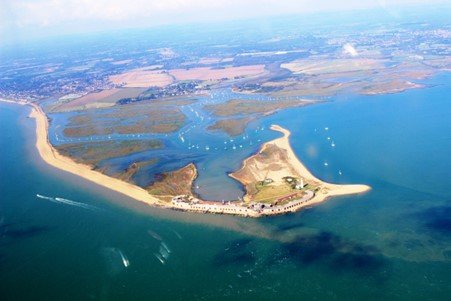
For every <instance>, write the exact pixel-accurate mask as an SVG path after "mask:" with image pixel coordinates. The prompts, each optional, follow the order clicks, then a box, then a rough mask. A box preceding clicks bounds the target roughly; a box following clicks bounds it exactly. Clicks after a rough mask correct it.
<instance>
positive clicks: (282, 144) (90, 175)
mask: <svg viewBox="0 0 451 301" xmlns="http://www.w3.org/2000/svg"><path fill="white" fill-rule="evenodd" d="M8 102H9V101H8ZM15 103H17V102H15ZM19 104H21V105H24V104H26V105H30V106H31V107H32V111H31V113H30V118H34V119H35V120H36V148H37V150H38V153H39V155H40V156H41V158H42V159H43V160H44V161H45V162H46V163H47V164H49V165H51V166H53V167H55V168H58V169H60V170H63V171H66V172H69V173H71V174H74V175H77V176H80V177H82V178H84V179H86V180H89V181H91V182H93V183H96V184H98V185H100V186H103V187H106V188H108V189H111V190H114V191H116V192H118V193H120V194H123V195H125V196H128V197H131V198H133V199H135V200H137V201H141V202H144V203H146V204H148V205H151V206H158V207H165V208H174V209H182V208H180V206H176V205H174V203H171V202H164V201H163V200H160V199H159V198H157V197H156V196H153V195H151V194H149V192H148V191H147V190H145V189H143V188H141V187H139V186H136V185H133V184H131V183H128V182H125V181H122V180H119V179H116V178H113V177H109V176H107V175H105V174H103V173H100V172H98V171H95V170H93V169H91V167H90V166H88V165H84V164H80V163H77V162H75V161H74V160H73V159H71V158H69V157H66V156H63V155H61V154H60V153H59V152H58V151H57V150H56V149H55V148H54V147H53V146H52V145H51V144H50V141H49V139H48V127H49V124H48V119H47V116H46V115H45V113H44V112H43V111H42V109H41V108H40V107H39V106H38V105H37V104H34V103H26V102H21V103H19ZM271 129H272V130H275V131H279V132H281V133H282V134H283V136H282V137H280V138H277V139H274V140H272V141H269V142H267V143H265V144H263V146H262V147H261V149H260V152H261V151H263V150H264V149H265V148H267V147H268V146H270V145H274V144H275V145H277V146H278V147H279V148H281V149H283V150H286V152H287V156H288V161H289V165H290V168H292V169H294V170H295V173H297V174H298V175H300V176H302V177H304V178H305V179H306V180H312V181H315V182H318V183H321V187H322V190H321V191H318V192H317V193H316V194H315V196H314V197H313V198H312V199H310V200H309V201H308V202H306V203H305V204H302V205H299V206H296V208H295V209H293V210H287V211H284V212H277V213H274V214H281V213H285V212H291V211H297V210H299V209H301V208H302V207H305V206H310V205H313V204H317V203H320V202H323V201H325V200H326V199H328V198H330V197H333V196H339V195H348V194H357V193H363V192H366V191H368V190H370V187H369V186H367V185H338V184H330V183H325V182H323V181H321V180H319V179H318V178H316V177H315V176H314V175H312V174H311V173H310V172H309V170H308V169H307V168H306V167H305V166H304V165H303V164H302V163H301V162H300V161H299V159H298V158H297V157H296V155H295V154H294V152H293V150H292V149H291V146H290V143H289V137H290V134H291V133H290V132H289V131H288V130H286V129H284V128H282V127H280V126H277V125H273V126H271ZM252 157H253V156H251V157H249V158H247V159H246V160H245V161H244V163H243V167H242V169H243V168H246V164H248V162H249V160H250V159H252ZM257 173H261V174H264V173H266V171H264V170H258V171H257ZM231 176H232V177H233V175H231ZM235 179H237V180H239V181H241V182H242V183H243V180H242V179H239V178H236V177H235ZM243 184H244V183H243ZM200 201H201V202H203V201H202V200H200ZM210 207H212V208H210V209H209V212H210V213H225V214H227V213H229V214H235V215H236V214H238V215H244V216H253V217H258V216H261V214H260V213H257V212H255V213H254V212H247V211H249V210H250V209H246V210H244V208H247V207H245V206H242V207H241V206H238V207H240V208H243V210H244V211H243V212H242V213H236V212H235V213H232V212H228V211H231V209H230V208H238V207H237V204H231V205H220V204H219V203H218V205H210ZM216 207H218V208H216ZM226 207H227V208H226ZM229 207H230V208H229ZM183 209H185V210H186V211H191V212H193V211H194V212H201V213H205V210H204V209H203V208H201V207H199V209H196V208H191V207H190V208H183ZM183 209H182V210H183ZM232 211H237V210H232ZM239 211H242V210H239ZM265 215H272V213H269V212H267V213H265Z"/></svg>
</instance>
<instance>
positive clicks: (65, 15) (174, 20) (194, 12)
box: [0, 0, 442, 43]
mask: <svg viewBox="0 0 451 301" xmlns="http://www.w3.org/2000/svg"><path fill="white" fill-rule="evenodd" d="M431 2H442V0H344V1H343V0H0V42H3V43H8V42H9V41H14V40H20V39H24V40H26V39H31V38H36V37H45V36H52V35H64V34H71V33H83V32H92V31H103V30H110V29H119V28H121V29H124V28H143V27H151V26H157V25H164V24H184V23H193V22H196V23H198V22H211V21H227V20H235V19H246V18H256V17H268V16H280V15H285V14H290V15H293V14H306V13H314V12H326V11H327V12H330V11H341V10H354V9H365V8H373V7H374V8H383V9H386V10H387V11H388V12H389V13H396V10H397V9H399V8H402V7H405V6H410V5H417V4H431Z"/></svg>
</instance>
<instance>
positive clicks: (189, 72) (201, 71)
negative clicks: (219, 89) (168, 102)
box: [168, 65, 267, 80]
mask: <svg viewBox="0 0 451 301" xmlns="http://www.w3.org/2000/svg"><path fill="white" fill-rule="evenodd" d="M168 72H169V73H170V74H171V75H172V76H173V77H174V78H175V79H176V80H221V79H234V78H241V77H251V76H256V75H263V74H266V72H267V71H266V70H265V65H249V66H240V67H225V68H221V69H215V68H210V67H198V68H191V69H173V70H168Z"/></svg>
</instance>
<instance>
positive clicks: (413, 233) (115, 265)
mask: <svg viewBox="0 0 451 301" xmlns="http://www.w3.org/2000/svg"><path fill="white" fill-rule="evenodd" d="M426 83H427V84H428V87H427V88H424V89H418V90H410V91H407V92H403V93H399V94H390V95H378V96H353V95H349V96H337V97H334V98H332V99H330V100H329V101H328V102H325V103H322V104H317V105H313V106H308V107H303V108H296V109H289V110H284V111H281V112H279V113H277V114H275V115H272V116H269V117H266V118H264V119H261V120H259V121H256V122H254V123H252V124H250V125H249V128H248V130H247V131H246V134H247V136H246V134H245V136H246V139H252V141H253V144H252V145H250V143H249V141H248V140H246V139H244V140H246V145H247V146H248V147H243V148H242V150H238V149H237V150H236V151H235V152H231V151H230V150H229V151H226V150H224V152H221V153H220V155H216V156H206V155H205V152H203V153H202V154H200V155H199V154H197V153H196V150H197V148H196V149H195V150H193V149H190V150H189V151H192V156H193V158H195V161H196V163H197V164H198V167H199V179H198V181H197V184H198V185H199V187H200V190H201V191H200V193H201V194H203V195H205V196H207V197H211V198H220V197H224V198H228V197H230V198H232V197H235V196H236V195H239V194H240V192H241V187H239V185H238V184H237V183H236V182H234V181H232V180H230V182H227V183H225V184H224V185H223V186H222V189H220V188H221V185H220V183H221V179H226V178H227V175H226V173H227V171H231V170H233V169H235V168H237V167H239V165H240V162H241V161H242V159H244V158H245V157H246V156H248V155H249V154H251V153H252V152H254V151H255V150H256V149H257V148H258V146H259V145H260V144H261V143H263V142H265V141H268V140H270V139H273V138H275V137H277V136H278V134H277V133H275V132H272V131H270V130H269V129H268V128H269V126H270V125H271V124H279V125H281V126H283V127H286V128H287V129H289V130H290V131H291V132H292V141H291V143H292V146H293V148H294V150H295V152H296V153H297V155H298V156H299V158H300V159H301V160H302V161H303V162H304V163H305V164H306V165H307V167H308V168H309V169H311V171H312V172H313V173H314V174H315V175H316V176H317V177H319V178H321V179H324V180H326V181H331V182H337V183H362V184H368V185H370V186H371V187H372V190H371V191H370V192H369V193H367V194H365V195H360V196H347V197H339V198H334V199H331V200H329V201H328V202H325V203H323V204H321V205H318V206H315V207H312V208H309V209H307V210H304V211H301V212H298V213H295V214H290V215H285V216H279V217H270V218H262V219H256V220H255V219H245V218H239V217H232V216H219V215H218V216H216V215H199V214H190V213H181V212H176V211H170V210H162V209H155V208H150V207H148V206H146V205H143V204H140V203H138V202H136V201H133V200H131V199H129V198H126V197H123V196H121V195H119V194H117V193H114V192H111V191H108V190H106V189H103V188H101V187H98V186H97V185H95V184H92V183H89V182H87V181H85V180H83V179H80V178H78V177H76V176H73V175H70V174H67V173H65V172H62V171H59V170H56V169H54V168H52V167H49V166H47V165H46V164H45V163H44V162H42V160H41V159H40V158H39V156H38V154H37V152H36V150H35V148H34V142H35V132H34V131H35V128H34V122H33V120H32V119H29V118H27V116H28V113H29V109H28V108H26V107H23V106H18V105H11V104H5V103H0V128H1V131H0V149H1V151H0V300H225V299H230V298H233V299H234V300H272V299H274V298H276V297H277V298H280V299H284V300H451V285H450V282H451V191H450V189H449V188H450V187H451V156H450V154H451V121H450V120H451V119H450V116H451V99H450V96H449V95H450V91H451V85H450V83H451V76H450V75H449V74H442V75H439V76H436V77H434V78H432V79H430V80H427V81H426ZM193 131H194V130H193ZM185 136H186V138H187V137H189V135H188V134H186V135H185ZM193 136H195V135H193ZM215 137H217V136H214V135H212V138H211V139H212V141H211V143H210V141H205V139H204V140H202V141H192V142H191V144H192V145H196V146H197V144H201V147H203V148H204V150H205V145H206V144H207V143H208V144H209V147H210V148H211V149H210V150H209V152H212V151H213V150H214V147H216V145H221V144H222V145H224V139H226V138H225V137H222V140H221V139H219V138H215ZM193 139H194V138H193ZM215 139H216V140H215ZM241 139H242V137H241ZM213 140H214V141H213ZM258 140H261V141H258ZM234 142H235V144H236V146H237V148H239V145H240V144H245V142H241V143H240V144H238V142H236V141H233V142H230V141H229V142H228V143H232V145H233V143H234ZM177 143H178V144H180V143H181V141H178V142H174V144H177ZM332 143H333V144H334V145H335V147H334V146H332ZM180 145H181V144H180ZM183 145H185V146H186V144H183ZM199 149H200V148H199ZM218 151H219V150H218ZM185 157H188V156H184V158H185ZM325 163H327V164H325ZM175 165H177V164H175V163H174V166H175ZM226 181H227V180H226ZM218 183H219V184H218ZM218 187H219V188H218ZM202 189H204V190H202ZM37 194H39V195H41V196H44V197H47V199H46V198H39V197H37V196H36V195H37ZM56 198H58V199H56Z"/></svg>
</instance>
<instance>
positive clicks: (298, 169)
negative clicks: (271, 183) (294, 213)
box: [230, 125, 371, 210]
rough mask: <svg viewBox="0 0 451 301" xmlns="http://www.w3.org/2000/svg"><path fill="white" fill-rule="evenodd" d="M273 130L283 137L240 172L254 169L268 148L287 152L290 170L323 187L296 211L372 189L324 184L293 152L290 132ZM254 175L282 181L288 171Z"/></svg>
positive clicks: (267, 145)
mask: <svg viewBox="0 0 451 301" xmlns="http://www.w3.org/2000/svg"><path fill="white" fill-rule="evenodd" d="M271 129H272V130H274V131H278V132H280V133H282V134H283V136H282V137H280V138H277V139H274V140H272V141H269V142H266V143H265V144H263V145H262V147H261V148H260V151H259V152H258V153H257V154H256V155H254V156H251V157H249V158H247V159H246V160H244V162H243V166H242V167H241V169H240V171H241V170H245V169H248V168H249V169H252V166H250V165H249V164H255V162H252V158H253V157H255V156H257V155H258V154H260V153H261V152H263V151H264V150H266V149H267V148H269V147H271V146H274V145H275V146H277V147H278V148H280V149H282V150H285V151H286V154H287V158H288V162H289V165H290V166H289V169H292V170H293V172H294V173H296V174H297V175H298V176H300V177H302V178H304V179H305V180H306V181H313V182H316V183H319V184H320V186H321V190H320V191H318V192H317V193H316V194H315V196H314V197H313V198H312V199H311V200H309V201H308V202H307V203H305V204H303V205H301V206H299V207H297V208H296V210H299V209H301V208H302V207H306V206H310V205H313V204H317V203H321V202H323V201H325V200H326V199H328V198H330V197H334V196H340V195H350V194H359V193H364V192H367V191H369V190H370V189H371V187H370V186H367V185H360V184H353V185H341V184H331V183H327V182H324V181H322V180H320V179H318V178H316V177H315V176H314V175H313V174H312V173H311V172H310V171H309V170H308V169H307V168H306V167H305V166H304V165H303V164H302V162H301V161H300V160H299V159H298V157H297V156H296V154H295V153H294V152H293V149H292V148H291V145H290V141H289V137H290V135H291V133H290V131H288V130H287V129H284V128H282V127H280V126H278V125H272V126H271ZM252 173H253V176H255V177H257V178H261V179H264V178H266V177H270V178H273V179H281V178H283V177H284V176H286V175H287V174H286V170H271V171H269V172H268V171H267V170H255V168H254V170H252ZM236 174H239V171H238V172H235V173H232V174H230V176H231V177H232V178H234V179H236V180H238V181H240V182H241V183H243V184H244V185H246V184H248V183H249V182H248V181H247V179H246V178H241V177H239V176H237V175H236Z"/></svg>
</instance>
